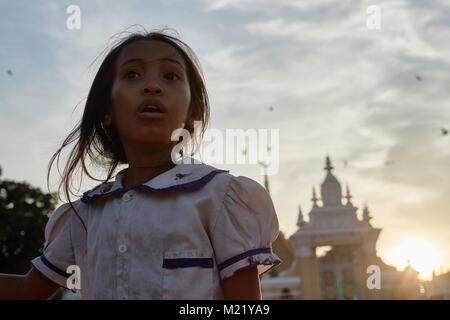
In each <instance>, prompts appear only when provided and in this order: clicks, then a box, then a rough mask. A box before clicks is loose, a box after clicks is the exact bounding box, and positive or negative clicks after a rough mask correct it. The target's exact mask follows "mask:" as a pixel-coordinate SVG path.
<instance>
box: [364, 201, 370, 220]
mask: <svg viewBox="0 0 450 320" xmlns="http://www.w3.org/2000/svg"><path fill="white" fill-rule="evenodd" d="M363 220H364V221H366V222H369V221H370V220H372V217H371V216H370V211H369V207H368V205H367V202H366V203H365V204H364V209H363Z"/></svg>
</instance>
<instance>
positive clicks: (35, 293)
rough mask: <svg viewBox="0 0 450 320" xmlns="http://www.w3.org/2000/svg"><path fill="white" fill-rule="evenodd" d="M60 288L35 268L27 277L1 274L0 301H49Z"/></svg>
mask: <svg viewBox="0 0 450 320" xmlns="http://www.w3.org/2000/svg"><path fill="white" fill-rule="evenodd" d="M58 288H59V285H57V284H56V283H54V282H53V281H51V280H49V279H48V278H46V277H45V276H43V275H42V274H41V273H40V272H39V271H37V270H36V269H35V268H31V270H30V271H29V272H28V273H27V274H26V275H13V274H3V273H0V300H6V299H8V300H25V299H30V300H31V299H32V300H37V299H48V298H49V297H51V296H52V295H53V294H54V293H55V292H56V290H57V289H58Z"/></svg>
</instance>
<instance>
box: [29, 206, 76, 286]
mask: <svg viewBox="0 0 450 320" xmlns="http://www.w3.org/2000/svg"><path fill="white" fill-rule="evenodd" d="M70 213H71V207H70V204H68V203H67V204H63V205H62V206H60V207H58V208H57V209H56V210H55V211H54V212H53V214H52V215H51V217H50V219H49V220H48V222H47V225H46V226H45V248H44V253H43V254H42V255H41V256H40V257H37V258H35V259H33V260H32V261H31V263H32V265H33V267H34V268H36V269H37V270H38V271H39V272H40V273H42V274H43V275H44V276H46V277H47V278H49V279H50V280H52V281H53V282H55V283H57V284H59V285H60V286H63V287H66V286H67V277H68V276H69V275H68V274H67V273H66V270H67V267H68V266H70V265H73V264H75V257H74V251H73V246H72V239H71V230H70V229H71V228H70V221H71V215H70Z"/></svg>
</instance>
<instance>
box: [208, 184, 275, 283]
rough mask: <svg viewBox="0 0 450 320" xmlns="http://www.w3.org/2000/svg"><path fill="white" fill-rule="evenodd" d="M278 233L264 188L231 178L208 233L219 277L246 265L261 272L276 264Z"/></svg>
mask: <svg viewBox="0 0 450 320" xmlns="http://www.w3.org/2000/svg"><path fill="white" fill-rule="evenodd" d="M278 233H279V225H278V218H277V215H276V212H275V209H274V206H273V203H272V199H271V198H270V195H269V193H268V192H267V191H266V189H264V188H263V187H262V186H261V185H260V184H259V183H257V182H256V181H254V180H252V179H250V178H247V177H244V176H239V177H233V178H232V179H231V181H230V183H229V185H228V188H227V190H226V192H225V196H224V199H223V203H222V206H221V208H220V210H219V213H218V216H217V220H216V223H215V226H214V229H213V232H212V245H213V248H214V254H215V258H216V261H217V265H218V269H219V272H220V278H221V279H222V280H223V279H225V278H228V277H231V276H232V275H233V274H234V273H235V272H236V271H238V270H240V269H243V268H246V267H249V266H257V267H258V273H259V274H260V275H261V274H262V273H265V272H267V271H268V270H270V269H271V268H272V267H274V266H276V265H278V264H280V263H281V259H280V258H279V257H278V256H277V255H276V254H274V253H273V252H272V242H273V241H275V240H276V238H277V236H278Z"/></svg>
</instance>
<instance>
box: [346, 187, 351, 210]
mask: <svg viewBox="0 0 450 320" xmlns="http://www.w3.org/2000/svg"><path fill="white" fill-rule="evenodd" d="M345 189H346V194H345V199H347V203H346V205H348V206H351V205H352V201H351V199H352V195H351V194H350V188H349V187H348V184H347V185H346V188H345Z"/></svg>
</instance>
